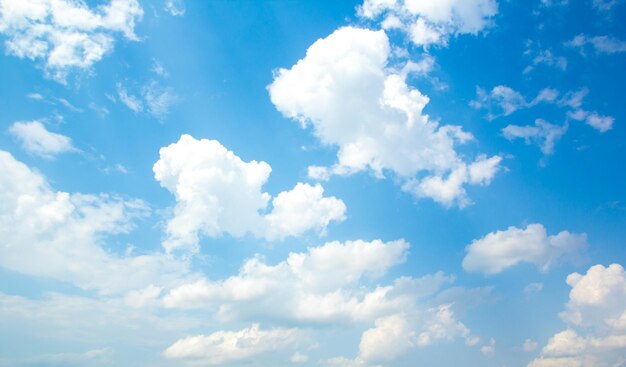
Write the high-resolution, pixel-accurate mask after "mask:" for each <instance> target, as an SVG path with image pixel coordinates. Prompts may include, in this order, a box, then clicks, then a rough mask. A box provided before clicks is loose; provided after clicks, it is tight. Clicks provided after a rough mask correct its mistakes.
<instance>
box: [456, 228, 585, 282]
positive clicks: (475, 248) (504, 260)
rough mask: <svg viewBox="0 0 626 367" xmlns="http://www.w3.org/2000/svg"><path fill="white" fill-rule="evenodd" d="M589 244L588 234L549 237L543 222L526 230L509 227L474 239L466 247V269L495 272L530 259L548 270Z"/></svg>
mask: <svg viewBox="0 0 626 367" xmlns="http://www.w3.org/2000/svg"><path fill="white" fill-rule="evenodd" d="M586 247H587V236H586V234H584V233H583V234H575V233H570V232H568V231H561V232H559V233H558V234H556V235H552V236H548V234H547V232H546V229H545V227H544V226H543V225H542V224H529V225H528V226H526V228H525V229H522V228H517V227H509V228H507V229H506V230H504V231H496V232H491V233H488V234H487V235H486V236H484V237H483V238H480V239H477V240H474V241H472V243H471V244H470V245H469V246H467V247H466V249H465V250H466V252H467V254H466V255H465V258H464V259H463V269H464V270H465V271H469V272H479V273H483V274H486V275H492V274H497V273H500V272H502V271H504V270H506V269H508V268H510V267H513V266H515V265H517V264H519V263H522V262H526V263H531V264H534V265H536V266H537V267H538V268H539V269H540V270H541V271H547V270H548V269H550V268H551V267H552V266H554V265H555V263H557V262H558V261H561V260H562V259H563V258H566V259H574V260H576V259H577V258H578V256H579V254H580V252H581V251H583V250H584V249H585V248H586Z"/></svg>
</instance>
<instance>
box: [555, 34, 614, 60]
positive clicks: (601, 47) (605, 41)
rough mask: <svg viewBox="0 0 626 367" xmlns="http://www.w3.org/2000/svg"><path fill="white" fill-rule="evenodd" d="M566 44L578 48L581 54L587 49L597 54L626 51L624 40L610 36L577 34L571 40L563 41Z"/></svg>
mask: <svg viewBox="0 0 626 367" xmlns="http://www.w3.org/2000/svg"><path fill="white" fill-rule="evenodd" d="M565 45H566V46H569V47H573V48H576V49H578V50H579V51H580V52H581V53H582V54H586V52H587V50H588V49H591V50H593V51H594V52H595V53H597V54H609V55H610V54H615V53H621V52H626V41H622V40H619V39H617V38H613V37H610V36H593V37H592V36H588V35H586V34H579V35H577V36H576V37H574V38H573V39H572V40H570V41H568V42H566V43H565Z"/></svg>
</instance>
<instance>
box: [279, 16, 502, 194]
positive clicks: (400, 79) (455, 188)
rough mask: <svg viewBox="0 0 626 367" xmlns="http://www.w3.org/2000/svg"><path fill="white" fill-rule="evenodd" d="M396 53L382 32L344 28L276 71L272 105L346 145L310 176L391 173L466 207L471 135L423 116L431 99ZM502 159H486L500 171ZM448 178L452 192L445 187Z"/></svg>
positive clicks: (326, 139) (323, 137) (327, 140)
mask: <svg viewBox="0 0 626 367" xmlns="http://www.w3.org/2000/svg"><path fill="white" fill-rule="evenodd" d="M390 52H391V51H390V45H389V40H388V39H387V36H386V34H385V33H384V32H383V31H377V32H375V31H370V30H366V29H358V28H351V27H345V28H341V29H339V30H337V31H335V32H334V33H332V34H331V35H330V36H328V37H326V38H324V39H320V40H318V41H317V42H315V43H314V44H313V45H312V46H311V47H309V49H308V51H307V54H306V57H305V58H303V59H301V60H300V61H298V62H297V63H296V64H295V65H294V66H293V67H292V68H291V69H280V70H278V71H277V72H276V75H275V78H274V82H273V83H272V84H271V85H269V87H268V90H269V93H270V96H271V100H272V103H274V105H275V106H276V108H277V109H278V110H279V111H280V112H281V113H282V114H283V115H284V116H286V117H288V118H292V119H294V120H297V121H299V122H300V123H301V124H302V126H306V125H309V124H310V125H312V127H313V134H314V135H315V136H316V137H317V138H318V139H319V140H320V141H321V142H322V143H323V144H325V145H329V146H336V147H338V148H339V151H338V153H337V159H338V161H337V163H336V164H335V165H333V166H332V167H310V168H309V176H311V177H314V178H317V179H327V178H328V177H329V176H331V175H333V174H339V175H348V174H351V173H354V172H359V171H364V170H369V171H371V172H373V173H374V174H375V175H376V176H378V177H383V176H384V174H385V173H387V172H389V173H393V174H394V175H395V176H397V177H399V178H400V179H401V180H402V181H404V182H405V183H408V184H407V185H405V190H407V191H409V192H412V193H414V194H416V195H417V196H428V197H433V198H434V199H435V200H439V201H441V202H443V203H444V204H448V205H449V204H450V203H451V202H455V201H456V202H458V203H459V204H462V203H467V198H466V197H465V191H464V190H463V188H462V186H463V185H465V184H469V183H474V182H473V181H472V180H471V179H470V178H469V174H468V172H467V166H468V165H470V164H472V162H468V163H466V162H464V160H463V159H462V158H461V157H460V156H459V154H458V153H457V152H456V150H455V146H456V145H457V144H460V143H464V142H467V141H469V140H471V139H473V137H472V135H471V134H469V133H467V132H464V131H463V130H462V129H461V128H460V127H459V126H451V125H443V126H440V125H439V124H438V123H437V122H435V121H432V120H431V119H429V117H428V116H427V115H424V114H423V109H424V107H425V105H426V104H427V103H428V97H426V96H424V95H423V94H421V93H420V92H419V91H418V90H417V89H414V88H412V87H410V86H408V85H407V84H406V80H405V78H406V72H399V73H395V72H393V71H390V70H389V69H388V68H387V66H388V65H387V64H388V59H389V57H390ZM499 159H500V158H499V157H491V158H488V159H487V158H486V157H483V158H481V161H485V160H487V161H488V162H490V163H491V164H492V165H493V166H494V169H492V170H490V172H492V173H493V174H495V172H496V171H497V168H496V167H497V165H498V163H499ZM424 178H425V179H424ZM491 178H492V177H489V178H488V179H487V180H482V181H481V183H484V184H486V183H488V182H489V181H490V179H491ZM422 181H426V182H424V184H423V185H421V183H422ZM444 181H445V182H450V183H448V184H447V186H451V188H450V189H443V188H442V186H444V185H443V182H444ZM442 191H446V193H443V194H442Z"/></svg>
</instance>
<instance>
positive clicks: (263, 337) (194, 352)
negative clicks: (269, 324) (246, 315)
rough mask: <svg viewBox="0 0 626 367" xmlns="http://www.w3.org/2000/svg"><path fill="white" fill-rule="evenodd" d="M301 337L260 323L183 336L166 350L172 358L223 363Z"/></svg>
mask: <svg viewBox="0 0 626 367" xmlns="http://www.w3.org/2000/svg"><path fill="white" fill-rule="evenodd" d="M297 339H298V330H297V329H283V328H274V329H268V330H263V329H261V327H260V326H259V325H258V324H253V325H252V326H250V327H249V328H245V329H242V330H238V331H223V330H221V331H216V332H214V333H212V334H209V335H198V336H191V337H187V338H184V339H180V340H178V341H176V342H175V343H174V344H172V345H171V346H170V347H168V348H167V349H166V350H165V352H164V353H163V354H164V355H165V356H166V357H168V358H172V359H182V360H185V361H188V362H191V363H194V364H202V365H210V366H213V365H224V364H227V363H232V362H237V361H245V360H250V359H252V358H254V359H257V358H258V357H259V355H261V354H263V353H267V352H270V351H275V350H280V349H283V348H286V347H289V346H291V345H293V344H294V343H295V342H296V341H297Z"/></svg>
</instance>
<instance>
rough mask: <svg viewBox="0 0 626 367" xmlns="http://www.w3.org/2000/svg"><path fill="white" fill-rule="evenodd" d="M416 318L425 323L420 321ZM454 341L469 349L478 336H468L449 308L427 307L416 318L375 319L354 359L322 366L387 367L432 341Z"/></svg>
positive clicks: (467, 332)
mask: <svg viewBox="0 0 626 367" xmlns="http://www.w3.org/2000/svg"><path fill="white" fill-rule="evenodd" d="M420 317H421V318H422V319H423V320H426V321H425V322H424V321H421V322H420V320H419V318H420ZM458 338H461V339H463V340H465V344H466V345H470V346H474V345H476V344H478V343H479V342H480V338H479V337H476V336H472V335H471V332H470V330H469V329H468V328H467V327H466V326H465V325H464V324H463V323H462V322H460V321H458V320H456V318H455V315H454V312H453V311H452V307H451V305H440V306H437V307H434V308H430V309H428V310H426V311H425V312H423V313H421V314H420V315H419V316H417V315H416V314H410V313H409V314H406V313H401V314H393V315H390V316H385V317H381V318H379V319H377V320H376V321H375V324H374V327H372V328H370V329H367V330H365V331H364V332H363V334H362V335H361V342H360V343H359V353H358V355H357V356H356V357H355V358H354V359H348V358H345V357H336V358H332V359H330V360H328V361H327V363H326V364H327V365H329V366H346V367H357V366H363V367H366V366H381V365H388V364H389V363H390V362H392V361H393V360H395V359H396V358H397V357H399V356H401V355H403V354H405V353H407V352H408V351H409V350H411V349H414V348H424V347H427V346H430V345H431V344H434V343H436V342H451V341H453V340H455V339H458ZM484 347H485V346H484ZM484 347H483V348H484Z"/></svg>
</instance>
